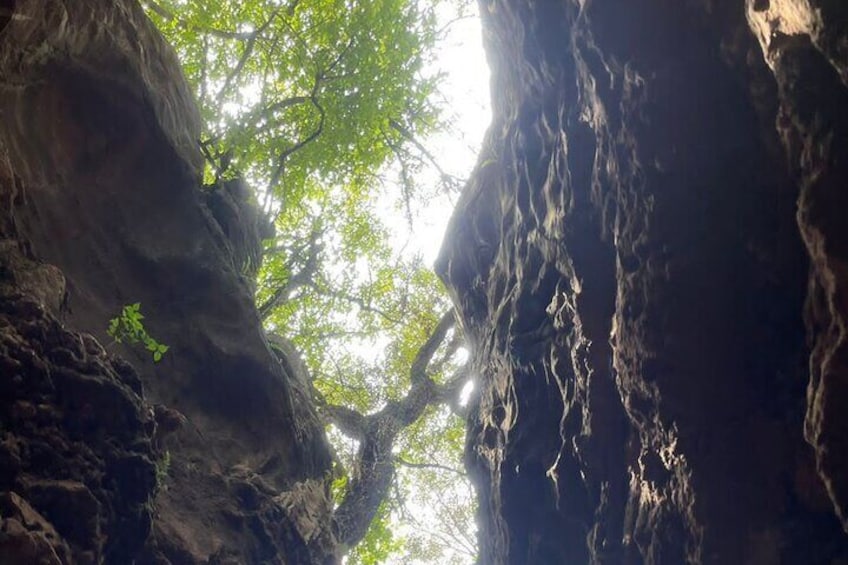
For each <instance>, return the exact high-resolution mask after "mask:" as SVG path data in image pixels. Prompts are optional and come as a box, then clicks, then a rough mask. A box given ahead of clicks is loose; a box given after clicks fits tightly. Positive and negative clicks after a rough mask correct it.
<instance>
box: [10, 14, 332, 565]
mask: <svg viewBox="0 0 848 565" xmlns="http://www.w3.org/2000/svg"><path fill="white" fill-rule="evenodd" d="M0 112H1V113H2V114H1V115H2V119H0V196H2V202H3V206H2V215H3V216H2V218H0V227H2V235H3V237H4V238H6V239H5V240H4V241H3V242H2V246H0V251H2V256H3V257H4V261H5V260H6V259H5V257H6V256H7V255H8V256H11V255H15V256H16V257H18V259H16V260H15V261H17V263H15V264H16V265H18V264H23V263H26V264H27V265H29V264H31V266H30V267H27V268H23V267H20V266H19V265H18V266H11V267H8V268H7V269H6V270H4V271H3V273H2V276H3V277H7V278H9V280H12V281H14V284H12V283H9V284H10V285H11V286H9V290H8V292H7V293H6V294H4V295H3V297H2V299H0V304H2V308H0V328H2V332H3V333H2V339H3V340H4V341H3V344H4V345H3V346H4V347H5V349H3V350H2V351H0V357H2V361H1V362H3V363H4V367H3V370H2V375H0V387H2V394H0V424H2V430H6V431H0V441H2V443H0V493H2V495H0V510H2V516H3V518H4V521H3V522H2V525H0V544H3V543H6V544H12V545H15V546H16V547H19V548H20V555H22V556H24V557H20V558H19V560H18V562H20V563H35V562H41V561H39V560H40V559H42V557H38V558H35V557H32V558H30V557H26V556H30V555H39V556H45V557H43V559H44V561H43V562H53V561H51V559H53V560H54V561H55V559H54V557H53V554H55V557H56V558H58V560H59V561H58V562H61V563H71V562H74V563H89V562H90V563H98V562H103V561H104V560H105V562H106V563H120V564H124V563H130V562H132V560H133V559H136V560H137V562H138V563H168V562H170V563H174V564H184V563H322V562H326V561H332V559H333V551H334V541H333V534H332V531H331V529H330V525H331V523H330V520H329V517H328V516H327V514H328V513H329V511H330V505H329V503H328V498H327V497H328V492H327V488H326V480H325V479H326V477H327V471H328V469H329V466H330V456H329V452H328V449H327V447H326V444H325V440H324V435H323V428H322V427H321V426H320V424H319V423H318V421H317V418H316V416H315V413H314V411H313V410H311V409H310V407H309V405H308V404H307V403H303V402H300V403H294V402H292V398H293V393H292V384H291V383H292V378H293V377H292V376H291V375H288V374H287V373H286V371H285V369H284V367H283V366H282V365H281V364H280V363H279V362H278V361H277V360H276V358H275V357H274V356H273V355H272V354H271V352H270V351H269V349H268V346H267V344H266V341H265V337H264V335H263V332H262V329H261V324H260V323H259V319H258V316H257V313H256V310H255V307H254V305H253V301H252V292H251V288H250V285H249V284H248V280H249V279H250V276H249V275H250V270H251V269H252V268H255V266H256V252H257V249H258V247H257V245H258V241H257V240H256V238H257V237H259V235H260V233H259V232H260V230H261V222H259V221H258V220H257V217H248V216H249V215H250V214H249V211H248V210H249V207H247V206H245V205H244V204H245V203H244V202H243V201H242V200H243V199H242V198H241V196H243V194H242V193H243V192H244V191H243V190H241V189H240V188H239V187H237V186H226V187H221V188H219V189H217V193H216V192H215V191H212V192H209V191H206V192H204V189H203V188H202V187H201V186H200V183H199V178H200V168H199V167H200V166H201V164H202V159H201V156H200V152H199V150H198V147H197V139H198V136H199V118H198V113H197V110H196V108H195V106H194V104H193V101H192V100H191V95H190V91H189V89H188V87H187V85H186V83H185V80H184V78H183V77H182V74H181V72H180V70H179V66H178V64H177V61H176V58H175V56H174V54H173V53H172V51H171V49H170V47H169V46H167V45H166V44H165V43H164V41H163V40H162V39H161V38H160V37H159V36H158V34H157V33H156V32H155V30H154V29H153V27H152V25H151V24H150V23H149V21H148V20H147V18H146V17H145V16H144V13H143V11H142V10H141V8H140V6H139V5H138V3H137V2H135V1H134V0H117V1H113V0H87V1H85V2H64V1H61V0H17V1H10V0H4V1H2V2H0ZM13 252H14V253H13ZM10 254H11V255H10ZM4 265H5V264H4ZM246 275H247V276H246ZM4 280H6V279H4ZM4 284H5V283H4ZM4 292H5V291H4ZM135 302H140V303H141V308H142V312H143V313H144V315H145V319H144V324H145V328H146V329H147V331H148V332H149V333H150V334H151V335H152V336H154V337H155V338H156V339H157V340H158V341H160V342H162V343H164V344H167V345H168V346H170V350H169V351H168V352H167V354H166V355H165V357H164V358H163V360H162V361H161V362H160V363H154V362H153V361H152V359H151V358H150V357H149V355H148V354H147V353H146V352H144V351H143V350H142V349H141V348H138V347H134V346H132V345H121V344H114V343H110V342H111V341H112V340H111V339H110V338H109V337H108V336H107V335H106V329H107V326H108V323H109V320H110V318H112V317H114V316H116V315H117V314H118V313H119V312H120V310H121V308H122V307H123V306H124V305H126V304H131V303H135ZM57 318H58V320H57ZM7 343H8V345H7ZM99 344H103V346H105V349H106V352H104V347H103V346H102V345H99ZM107 344H108V345H107ZM32 352H35V353H32ZM116 354H119V355H121V356H122V357H123V358H125V359H126V360H127V361H129V362H130V363H131V364H132V366H133V367H134V368H135V369H134V370H133V369H130V368H129V365H127V363H126V362H123V361H118V360H117V358H116V357H114V355H116ZM22 363H28V364H29V365H23V366H22V365H21V364H22ZM15 371H17V372H15ZM154 423H155V426H154ZM42 444H43V447H42ZM166 453H167V458H166V457H165V454H166ZM166 460H167V461H168V462H169V463H168V464H167V465H165V464H164V461H166ZM154 461H156V462H158V463H155V462H154ZM157 465H158V476H159V480H160V482H161V485H160V488H158V489H157V488H156V478H157V472H156V471H157ZM148 499H149V500H148ZM7 512H8V514H7ZM322 516H323V517H324V519H320V517H322ZM148 532H151V535H149V536H148ZM50 552H52V553H50ZM69 555H70V556H72V557H71V558H69V557H68V556H69ZM0 561H3V560H2V559H0ZM3 562H4V563H5V562H6V561H3Z"/></svg>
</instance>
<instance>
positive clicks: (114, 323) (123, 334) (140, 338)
mask: <svg viewBox="0 0 848 565" xmlns="http://www.w3.org/2000/svg"><path fill="white" fill-rule="evenodd" d="M143 319H144V315H143V314H142V313H141V303H140V302H136V303H135V304H127V305H126V306H124V307H123V309H122V310H121V314H120V315H119V316H117V317H115V318H112V319H111V320H109V329H108V330H107V333H108V334H109V335H110V336H111V337H112V339H114V340H115V342H117V343H125V342H126V343H133V344H136V343H140V344H142V345H144V348H145V349H147V350H148V351H150V352H151V353H152V354H153V360H154V361H155V362H157V363H158V362H159V361H161V360H162V356H163V355H165V353H166V352H167V351H168V346H167V345H165V344H163V343H159V342H158V341H156V340H155V339H153V338H152V337H151V336H150V334H148V333H147V330H146V329H144V324H142V322H141V321H142V320H143Z"/></svg>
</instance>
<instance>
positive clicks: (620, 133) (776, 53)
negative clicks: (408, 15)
mask: <svg viewBox="0 0 848 565" xmlns="http://www.w3.org/2000/svg"><path fill="white" fill-rule="evenodd" d="M846 6H848V4H845V3H844V2H840V1H839V0H835V1H828V0H796V1H790V0H771V1H769V0H746V1H742V0H735V1H727V2H718V1H712V0H687V1H678V0H674V1H672V0H633V1H628V2H609V1H603V0H580V1H577V0H564V1H560V2H530V1H512V0H482V1H481V2H480V9H481V14H482V17H483V23H484V41H485V44H486V48H487V52H488V55H489V62H490V64H491V67H492V93H493V94H492V102H493V113H494V116H495V117H494V122H493V124H492V126H491V127H490V129H489V131H488V133H487V135H486V138H485V141H484V144H483V149H482V153H481V156H480V159H479V161H478V164H477V166H476V168H475V172H474V174H473V175H472V178H471V180H470V181H469V183H468V185H467V186H466V188H465V190H464V192H463V195H462V197H461V199H460V202H459V204H458V206H457V209H456V211H455V213H454V216H453V218H452V220H451V223H450V226H449V228H448V233H447V236H446V238H445V243H444V244H443V248H442V251H441V254H440V257H439V260H438V262H437V271H438V272H439V273H440V275H441V276H442V278H443V280H445V282H446V284H447V285H448V287H449V288H450V291H451V293H452V295H453V298H454V302H455V303H456V305H457V306H458V309H459V312H460V316H461V318H462V323H463V326H464V329H465V332H466V334H467V336H468V338H469V340H470V342H471V344H472V347H473V351H474V365H475V368H476V373H477V378H478V387H477V391H476V394H475V397H474V399H473V406H472V416H471V418H470V421H469V427H468V431H469V436H468V442H467V448H466V463H467V466H468V468H469V470H470V472H471V474H472V477H473V478H474V482H475V484H476V488H477V491H478V495H479V496H480V508H479V511H478V523H479V527H480V546H481V556H480V562H481V563H485V564H500V563H516V564H518V563H608V564H622V563H628V564H638V563H646V564H670V565H677V564H681V563H714V564H735V563H751V564H772V563H775V564H776V563H793V564H794V563H798V564H808V563H809V564H813V563H828V564H835V563H845V562H848V561H846V560H848V537H846V533H845V532H846V528H848V520H846V515H848V514H846V512H847V511H848V509H846V503H847V502H848V498H847V497H848V491H846V489H847V488H848V473H846V467H845V466H846V458H848V449H846V441H848V434H846V426H848V418H846V414H848V411H846V406H845V404H846V402H848V389H846V383H848V366H846V343H845V341H846V325H845V322H846V313H848V299H847V298H846V296H848V295H846V285H847V284H848V270H846V265H848V264H846V262H845V259H846V256H848V254H847V253H846V252H848V223H846V222H845V212H846V210H848V207H846V204H848V193H847V192H846V186H845V183H846V181H848V175H846V173H848V171H846V167H847V166H848V164H847V163H848V137H846V133H848V129H846V120H848V99H846V93H848V91H846V84H848V83H846V81H848V76H847V75H846V72H848V34H846V31H848V29H846V25H848V8H846Z"/></svg>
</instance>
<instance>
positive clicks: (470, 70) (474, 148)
mask: <svg viewBox="0 0 848 565" xmlns="http://www.w3.org/2000/svg"><path fill="white" fill-rule="evenodd" d="M448 12H449V10H446V11H445V13H444V14H442V15H441V16H442V18H443V20H445V21H446V20H449V19H450V17H451V16H450V15H449V14H448ZM432 70H434V71H440V72H442V73H444V81H443V83H442V87H441V95H442V96H443V97H444V105H445V112H446V115H445V117H446V118H447V119H448V120H449V121H450V122H452V127H450V128H449V129H448V130H447V131H444V132H440V133H438V134H435V135H432V136H430V137H429V138H427V139H425V140H424V141H423V144H424V145H425V146H426V147H427V149H428V150H429V151H430V152H431V153H432V154H433V155H434V156H435V158H436V159H437V160H438V162H439V165H440V166H441V167H442V169H444V170H445V171H446V172H448V173H449V174H452V175H454V176H457V177H459V178H467V177H468V176H469V174H470V173H471V170H472V168H473V167H474V164H475V163H476V160H477V154H478V152H479V148H480V145H481V144H482V141H483V136H484V134H485V131H486V129H487V128H488V126H489V123H490V122H491V109H490V104H489V101H490V94H489V68H488V64H487V62H486V56H485V53H484V51H483V39H482V31H481V29H480V19H479V17H477V14H476V8H475V9H473V10H472V17H466V18H463V19H460V20H457V21H454V22H453V23H451V24H450V26H449V27H448V28H447V35H446V37H445V40H444V41H443V42H441V43H440V45H439V47H438V52H437V56H436V59H435V61H434V68H433V69H432ZM431 174H433V178H432V179H431V180H430V181H429V182H431V183H433V184H434V185H435V184H436V183H437V182H438V179H437V177H436V175H435V171H431ZM457 196H458V195H454V196H453V198H449V197H447V196H442V197H439V198H433V199H431V200H429V201H428V202H427V203H426V204H425V205H424V206H423V207H422V208H420V209H418V210H416V213H417V217H416V218H415V220H414V221H413V225H412V230H411V231H410V226H409V223H408V221H407V220H406V218H405V217H404V215H403V214H402V213H400V214H399V213H397V210H395V212H394V215H393V216H392V217H387V218H386V223H387V224H388V225H389V227H390V229H392V230H393V231H395V232H396V234H397V236H398V237H397V238H396V241H398V242H402V243H401V244H400V245H403V246H405V247H404V249H405V252H406V253H410V254H412V253H420V254H421V255H422V256H423V259H424V261H425V263H426V264H427V265H430V266H432V265H433V263H434V262H435V259H436V256H437V254H438V252H439V248H440V247H441V243H442V240H443V238H444V234H445V228H446V227H447V223H448V220H449V219H450V216H451V213H452V209H453V201H455V200H456V197H457ZM401 471H402V470H401ZM457 488H458V489H462V488H463V487H462V486H461V485H457ZM445 494H446V495H448V496H450V497H455V498H462V499H466V498H467V497H470V496H471V493H469V492H461V491H459V490H458V491H457V492H454V493H445ZM415 495H416V492H415V490H414V489H412V490H411V492H408V493H407V495H406V507H407V510H408V511H409V512H410V513H411V514H412V515H414V517H415V518H416V520H417V523H416V524H414V525H412V524H410V523H409V522H407V523H405V524H403V525H401V527H400V528H399V530H400V531H399V533H400V534H401V535H404V534H409V533H410V529H412V528H419V529H425V530H427V529H432V531H433V532H435V531H437V530H439V528H438V527H432V528H429V527H428V524H432V525H435V524H437V523H438V520H439V519H438V518H437V517H436V514H435V512H434V510H433V509H431V508H428V507H427V506H426V505H427V502H428V501H427V500H426V499H420V500H416V498H417V497H416V496H415ZM468 500H469V502H468V503H469V504H470V499H468ZM468 527H469V531H468V532H466V535H465V536H462V537H463V538H471V539H473V538H474V536H475V535H476V534H475V533H474V532H473V528H474V525H473V524H468ZM437 537H438V535H437V534H434V539H435V538H437ZM445 546H446V547H456V546H457V542H456V541H455V540H450V539H448V540H446V543H445ZM448 554H449V555H451V557H452V558H453V559H452V562H458V563H463V562H464V563H470V562H471V560H472V559H471V558H470V557H469V556H468V555H464V554H461V553H458V552H454V551H451V550H448ZM425 564H426V565H431V561H428V560H427V559H426V558H425V559H416V558H414V557H412V560H410V556H406V557H405V558H404V560H403V565H425ZM387 565H401V562H400V561H389V562H388V563H387Z"/></svg>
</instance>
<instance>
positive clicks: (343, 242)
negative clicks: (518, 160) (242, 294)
mask: <svg viewBox="0 0 848 565" xmlns="http://www.w3.org/2000/svg"><path fill="white" fill-rule="evenodd" d="M143 4H144V5H145V6H146V7H147V9H148V13H149V14H150V16H151V18H152V19H153V20H154V22H155V23H156V25H157V26H158V27H159V28H160V30H162V32H163V33H164V34H165V36H166V37H167V38H168V40H169V41H170V42H171V43H172V45H174V47H175V48H176V50H177V53H178V55H179V56H180V59H181V61H182V63H183V68H184V70H185V72H186V75H187V77H188V79H189V82H190V83H191V84H192V86H193V87H194V91H195V93H196V95H197V98H198V101H199V105H200V109H201V113H202V116H203V118H204V131H203V133H202V139H201V146H202V149H203V151H204V154H205V155H206V159H207V168H206V171H205V173H204V181H205V182H206V183H215V182H218V181H221V180H225V179H229V178H233V177H243V178H245V179H246V180H247V181H248V182H249V183H250V184H252V185H253V186H255V187H257V189H258V191H257V192H258V200H259V202H260V204H261V205H262V206H263V208H264V210H265V211H266V212H267V213H269V214H271V215H272V216H273V218H274V221H275V226H276V229H277V233H278V235H277V236H276V237H275V238H274V239H273V240H269V241H267V242H266V248H265V255H264V262H263V265H262V268H261V269H260V271H259V274H258V280H257V294H256V302H257V306H258V308H259V312H260V315H261V316H262V318H263V319H264V320H265V324H266V326H267V327H268V328H269V330H273V331H277V332H279V333H281V334H284V335H285V336H286V337H287V338H289V339H290V340H291V341H292V342H294V343H295V344H296V346H297V347H298V349H299V350H300V351H301V352H302V353H303V355H304V360H305V362H306V364H307V365H308V367H309V369H310V371H311V373H312V375H313V377H314V385H315V394H316V401H317V402H318V403H319V404H321V405H323V406H324V407H325V411H324V413H325V414H326V415H328V416H327V419H328V424H329V423H330V422H332V418H330V417H329V414H330V413H331V412H332V410H331V408H332V407H344V408H346V409H349V410H352V411H355V412H356V413H357V414H359V415H360V417H367V416H369V415H374V414H376V413H378V412H380V411H381V410H382V409H384V408H386V407H387V406H392V405H393V403H395V404H398V405H402V404H403V402H404V400H405V399H407V398H408V397H409V395H410V394H411V393H412V392H413V391H414V390H416V387H415V383H414V382H413V379H412V377H411V370H410V368H411V367H412V365H413V364H414V362H415V360H416V359H417V358H418V355H419V353H420V350H421V347H422V344H424V343H425V342H426V341H427V340H428V338H429V337H430V334H431V332H432V331H433V330H434V328H436V327H437V325H438V323H439V319H440V316H441V315H442V314H443V313H444V312H445V311H447V310H448V309H449V302H448V300H447V298H446V297H445V295H444V291H443V289H442V288H441V286H440V283H439V282H438V281H437V279H436V277H435V275H433V273H432V272H431V271H430V270H429V269H428V268H427V267H426V265H425V264H424V262H423V260H422V259H421V258H420V257H417V256H411V257H410V256H408V254H404V253H402V249H401V245H399V242H398V241H397V237H396V235H395V232H393V230H392V228H391V226H387V225H386V224H385V223H384V222H383V221H382V218H384V217H386V216H387V215H389V214H393V213H396V212H397V211H398V210H406V212H407V216H410V215H411V213H410V212H409V210H410V208H412V207H414V206H415V205H416V203H417V202H419V200H416V199H420V198H424V197H425V196H424V195H423V194H422V192H421V191H422V190H423V188H422V186H421V183H419V182H415V179H416V178H417V177H419V176H420V172H421V170H422V163H425V162H427V163H430V164H434V163H435V159H434V157H433V155H431V154H429V153H428V152H427V150H426V148H424V146H423V145H422V144H421V143H420V142H419V141H418V139H420V138H422V137H423V136H426V135H427V134H428V133H430V132H433V131H436V130H438V129H440V128H443V127H445V124H444V122H443V121H442V119H441V116H440V112H439V108H438V107H437V106H436V105H435V104H434V102H433V101H434V100H435V97H434V93H435V92H436V89H437V87H438V80H439V76H438V74H437V73H434V72H432V71H428V70H427V65H428V63H429V62H430V56H431V52H432V48H433V46H434V44H435V42H436V41H437V40H438V38H439V28H438V25H440V22H438V21H437V18H436V12H437V10H438V9H439V8H440V7H445V6H448V7H449V8H451V9H455V10H456V11H457V13H458V14H460V13H462V12H463V10H464V9H465V7H466V6H467V4H468V2H467V1H466V2H458V3H454V2H453V1H452V0H438V1H435V2H415V1H413V0H353V1H351V0H246V1H243V2H223V1H220V0H218V1H215V0H158V1H153V0H146V1H143ZM436 166H437V165H436ZM439 175H440V178H442V179H444V178H447V177H448V175H446V174H444V173H443V172H442V171H441V170H439ZM398 179H400V181H401V185H400V186H398V184H397V183H396V182H395V181H396V180H398ZM454 180H455V179H454ZM458 343H459V336H458V335H457V334H456V332H455V331H453V330H452V331H450V332H449V333H448V335H447V336H446V337H445V339H444V342H443V343H441V344H439V348H438V350H437V351H434V352H433V354H432V355H431V356H430V358H428V359H427V361H428V362H427V363H426V366H425V369H426V372H427V375H426V377H427V379H432V381H433V383H435V384H436V385H439V386H441V385H443V384H445V383H447V382H448V381H449V380H450V378H451V376H452V375H453V374H454V373H455V372H456V371H457V370H458V369H459V367H460V366H461V359H460V357H458V354H457V350H458ZM419 388H420V387H419ZM430 401H431V402H436V401H437V399H436V398H435V397H433V398H432V399H431V400H430ZM439 401H441V400H439ZM422 414H423V415H424V416H423V417H420V418H417V419H416V421H415V422H413V423H412V425H411V426H406V427H404V429H403V430H402V431H401V432H399V434H398V435H397V438H396V440H395V449H394V450H393V451H391V452H390V453H388V454H387V456H389V457H392V456H395V457H397V461H401V460H403V461H410V462H422V461H426V462H435V463H437V465H440V466H441V467H442V468H441V469H440V468H439V467H432V468H430V469H429V471H430V473H429V474H426V473H423V470H424V468H423V467H419V468H413V467H409V468H406V469H405V470H404V473H403V474H402V476H401V475H396V476H395V477H394V478H393V479H392V485H393V486H394V489H393V490H394V492H393V494H392V495H391V496H389V495H388V494H387V495H386V496H385V498H384V499H383V501H382V503H381V504H380V505H379V507H378V508H376V509H375V512H374V514H373V517H369V519H371V525H370V528H369V529H368V532H367V534H366V535H365V537H364V538H363V539H362V541H361V543H359V544H358V545H357V546H356V547H355V548H354V549H353V550H352V552H351V554H350V555H349V562H350V563H381V562H385V561H386V560H387V559H389V557H390V556H395V557H398V556H402V555H404V554H407V555H408V551H409V547H408V546H409V543H410V540H418V541H416V543H418V545H419V546H421V547H423V546H424V545H426V543H424V542H422V541H421V539H420V538H421V536H415V535H400V534H399V533H398V521H403V520H405V519H406V514H408V512H406V513H405V512H403V511H402V507H403V505H404V503H403V500H404V499H409V500H412V499H413V498H415V496H414V495H413V494H411V491H412V490H415V489H424V490H429V489H430V486H431V484H432V485H435V484H436V483H435V482H431V481H435V480H436V478H439V480H440V481H447V482H451V481H453V482H452V483H451V484H453V485H454V487H451V489H456V488H460V487H457V486H456V485H457V484H460V483H461V484H464V485H466V486H467V483H464V482H463V481H464V478H463V477H462V476H460V475H457V474H456V473H454V472H451V471H445V470H444V468H449V467H450V468H457V467H461V465H460V464H459V458H460V453H461V449H462V438H463V437H464V431H463V430H464V428H463V423H462V419H461V418H458V417H456V416H455V415H453V414H452V413H449V412H446V411H441V412H439V411H436V410H424V411H423V412H422ZM328 434H329V437H330V438H331V440H332V441H333V443H334V445H335V447H336V451H337V452H338V455H339V463H340V464H341V466H342V467H343V468H344V471H340V472H339V473H338V474H337V475H336V478H335V480H334V482H333V484H332V485H331V490H332V492H333V493H334V496H335V497H336V500H337V503H338V504H339V505H341V504H342V503H343V501H344V500H345V498H346V497H349V496H351V493H352V491H354V490H355V489H356V488H357V487H358V486H361V485H363V484H366V483H364V482H363V477H362V476H361V474H359V470H360V467H361V466H360V463H361V453H360V452H359V450H360V447H361V446H362V441H360V439H356V438H353V437H351V435H350V434H351V431H350V430H347V431H341V430H339V428H338V427H337V426H332V427H330V428H329V429H328ZM434 438H437V439H435V440H434ZM432 448H435V449H432ZM397 465H401V463H397ZM411 474H412V475H415V476H418V477H419V478H422V480H423V481H424V482H423V484H415V481H412V480H409V477H410V476H411ZM399 477H400V478H399ZM403 477H406V478H405V479H403ZM439 484H440V485H442V483H439ZM442 486H443V485H442ZM449 490H450V489H449ZM434 508H435V506H434ZM438 520H439V519H438V518H436V521H437V522H438ZM444 523H446V524H449V523H450V521H449V520H444ZM469 523H470V521H469ZM451 527H454V526H451ZM460 527H462V526H460ZM466 528H467V524H466ZM419 542H420V543H419ZM431 549H432V548H431ZM428 551H429V550H428ZM433 551H435V553H433V554H432V555H434V556H435V555H437V554H438V551H436V550H433ZM439 555H442V556H444V555H447V553H445V552H442V553H441V554H439ZM433 559H434V560H435V561H434V562H445V563H447V562H448V559H447V558H445V559H442V558H441V557H433ZM440 559H441V561H440ZM470 560H473V557H472V559H466V560H465V561H466V562H468V561H470Z"/></svg>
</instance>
